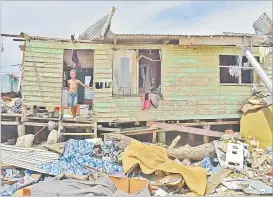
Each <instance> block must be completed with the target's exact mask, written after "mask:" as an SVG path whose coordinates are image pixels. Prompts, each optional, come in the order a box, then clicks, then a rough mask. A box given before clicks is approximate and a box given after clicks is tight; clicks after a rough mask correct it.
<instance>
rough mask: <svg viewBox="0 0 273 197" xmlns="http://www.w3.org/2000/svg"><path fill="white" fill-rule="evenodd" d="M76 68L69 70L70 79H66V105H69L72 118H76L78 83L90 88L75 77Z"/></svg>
mask: <svg viewBox="0 0 273 197" xmlns="http://www.w3.org/2000/svg"><path fill="white" fill-rule="evenodd" d="M76 76H77V74H76V70H71V71H70V78H71V79H70V80H68V85H69V90H68V95H67V99H68V106H69V107H70V109H71V111H72V115H73V118H74V119H76V113H77V104H78V84H80V85H81V86H83V87H85V88H88V89H92V88H91V87H89V86H87V85H85V84H83V83H82V82H81V81H80V80H78V79H76Z"/></svg>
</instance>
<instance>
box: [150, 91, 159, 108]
mask: <svg viewBox="0 0 273 197" xmlns="http://www.w3.org/2000/svg"><path fill="white" fill-rule="evenodd" d="M159 99H160V95H159V94H151V104H152V105H153V106H154V107H155V108H157V107H158V104H159Z"/></svg>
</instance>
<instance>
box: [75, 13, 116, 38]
mask: <svg viewBox="0 0 273 197" xmlns="http://www.w3.org/2000/svg"><path fill="white" fill-rule="evenodd" d="M114 12H115V8H112V10H111V12H110V13H109V14H107V15H106V16H104V17H102V18H101V19H100V20H98V21H97V22H96V23H95V24H93V25H91V26H90V27H89V28H88V29H87V30H85V31H84V32H83V33H82V34H81V35H80V36H79V40H97V39H104V38H105V37H106V38H107V37H109V36H112V34H113V33H112V32H111V31H110V25H111V20H112V17H113V15H114Z"/></svg>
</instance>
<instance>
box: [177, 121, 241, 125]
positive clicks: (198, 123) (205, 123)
mask: <svg viewBox="0 0 273 197" xmlns="http://www.w3.org/2000/svg"><path fill="white" fill-rule="evenodd" d="M176 124H177V125H180V126H204V125H209V126H213V125H233V124H240V121H217V122H193V123H176Z"/></svg>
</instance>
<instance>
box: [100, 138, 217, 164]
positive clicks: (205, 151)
mask: <svg viewBox="0 0 273 197" xmlns="http://www.w3.org/2000/svg"><path fill="white" fill-rule="evenodd" d="M104 140H114V141H117V143H118V146H119V148H121V149H125V148H126V147H127V146H128V145H129V144H130V143H131V141H132V140H135V139H133V138H131V137H128V136H124V135H122V134H113V133H107V134H104ZM135 141H138V140H135ZM167 152H168V156H169V157H170V158H173V159H179V160H183V159H186V158H187V159H189V160H191V161H201V160H203V159H204V158H205V157H206V156H209V155H213V154H215V149H214V145H213V143H207V144H202V145H199V146H195V147H190V146H188V145H187V146H182V147H178V148H171V149H167Z"/></svg>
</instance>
